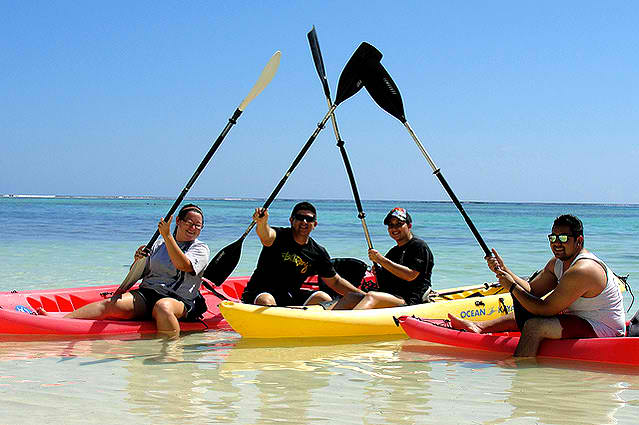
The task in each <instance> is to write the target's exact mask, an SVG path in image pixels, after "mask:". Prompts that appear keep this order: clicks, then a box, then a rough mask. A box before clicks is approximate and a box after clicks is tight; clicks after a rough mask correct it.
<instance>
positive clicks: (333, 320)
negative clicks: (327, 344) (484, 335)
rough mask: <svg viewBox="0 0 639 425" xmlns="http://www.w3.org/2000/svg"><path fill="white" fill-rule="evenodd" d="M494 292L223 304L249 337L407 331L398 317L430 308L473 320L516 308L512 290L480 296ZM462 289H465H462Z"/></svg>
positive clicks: (235, 327) (237, 327) (441, 314)
mask: <svg viewBox="0 0 639 425" xmlns="http://www.w3.org/2000/svg"><path fill="white" fill-rule="evenodd" d="M469 288H470V287H469ZM492 292H495V290H494V289H493V288H491V289H490V290H487V291H486V290H484V291H481V290H480V291H478V290H477V288H474V291H468V293H466V294H465V295H466V296H467V298H461V297H460V298H458V299H451V300H448V299H449V298H450V296H449V295H448V296H447V297H446V298H441V299H440V298H439V297H438V298H436V301H434V302H430V303H425V304H418V305H413V306H405V307H393V308H380V309H372V310H324V309H323V308H322V307H321V306H308V307H267V306H257V305H252V304H240V303H236V302H229V301H224V302H222V303H221V304H220V305H219V309H220V312H221V313H222V315H223V316H224V318H225V319H226V321H227V322H228V324H229V325H230V326H231V327H232V328H233V330H235V331H236V332H237V333H239V334H240V335H242V336H243V337H245V338H315V337H351V336H381V335H395V336H397V337H405V335H404V333H403V331H402V330H401V328H399V327H398V326H397V325H396V323H395V321H394V317H399V316H402V315H424V314H427V315H429V316H434V317H439V318H445V317H447V314H448V313H452V314H456V315H459V316H462V317H465V318H468V319H471V320H486V319H494V318H497V317H499V316H502V315H504V314H507V313H509V312H510V311H512V298H511V297H510V295H509V294H500V295H486V296H482V295H484V294H489V293H492ZM458 294H459V295H460V296H462V295H464V293H463V291H462V292H459V293H458ZM471 294H474V296H471Z"/></svg>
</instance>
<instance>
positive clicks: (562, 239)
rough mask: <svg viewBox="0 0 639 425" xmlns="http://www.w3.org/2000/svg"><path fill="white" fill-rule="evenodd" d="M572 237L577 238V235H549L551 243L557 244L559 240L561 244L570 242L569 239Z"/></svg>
mask: <svg viewBox="0 0 639 425" xmlns="http://www.w3.org/2000/svg"><path fill="white" fill-rule="evenodd" d="M571 236H575V235H573V234H571V233H562V234H560V235H555V234H554V233H551V234H549V235H548V240H549V241H550V243H555V242H556V241H557V239H559V242H561V243H566V242H568V238H569V237H571Z"/></svg>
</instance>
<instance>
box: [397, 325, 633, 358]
mask: <svg viewBox="0 0 639 425" xmlns="http://www.w3.org/2000/svg"><path fill="white" fill-rule="evenodd" d="M399 323H400V325H401V327H402V329H403V330H404V332H406V335H408V336H409V337H411V338H414V339H419V340H422V341H428V342H433V343H437V344H442V345H447V346H452V347H460V348H467V349H474V350H483V351H491V352H495V353H506V354H513V353H514V352H515V348H516V347H517V344H518V343H519V335H520V334H519V332H503V333H496V334H475V333H472V332H466V331H460V330H457V329H451V328H448V327H445V325H444V322H443V321H442V320H433V319H417V318H414V317H400V318H399ZM537 357H542V358H554V359H564V360H579V361H586V362H597V363H612V364H619V365H632V366H639V337H616V338H578V339H557V340H550V339H546V340H544V341H542V343H541V345H540V347H539V352H538V354H537Z"/></svg>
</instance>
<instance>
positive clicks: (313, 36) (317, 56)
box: [307, 26, 331, 99]
mask: <svg viewBox="0 0 639 425" xmlns="http://www.w3.org/2000/svg"><path fill="white" fill-rule="evenodd" d="M307 37H308V44H309V45H310V46H311V54H312V55H313V62H315V69H317V75H319V77H320V80H321V81H322V87H324V94H325V95H326V97H327V98H328V99H330V98H331V92H330V89H329V88H328V80H327V79H326V69H325V68H324V60H323V59H322V51H321V50H320V47H319V40H318V39H317V33H316V32H315V26H313V29H312V30H311V31H310V32H309V33H308V34H307Z"/></svg>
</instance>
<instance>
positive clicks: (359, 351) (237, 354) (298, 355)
mask: <svg viewBox="0 0 639 425" xmlns="http://www.w3.org/2000/svg"><path fill="white" fill-rule="evenodd" d="M403 341H404V340H398V339H397V338H396V337H393V336H378V337H335V338H305V339H304V340H293V339H290V338H285V339H246V338H241V339H239V340H237V342H236V343H235V344H234V345H232V346H229V347H227V349H228V351H226V350H225V351H226V353H225V356H223V359H221V361H220V366H219V369H220V371H225V372H235V371H249V370H275V369H295V370H307V371H308V370H317V369H321V368H323V367H325V363H326V362H331V361H338V362H340V363H348V362H355V363H359V362H360V361H365V360H366V359H372V358H375V359H377V360H381V359H384V358H391V357H393V356H395V353H397V352H398V351H399V350H400V349H401V343H402V342H403ZM344 367H346V366H344Z"/></svg>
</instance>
